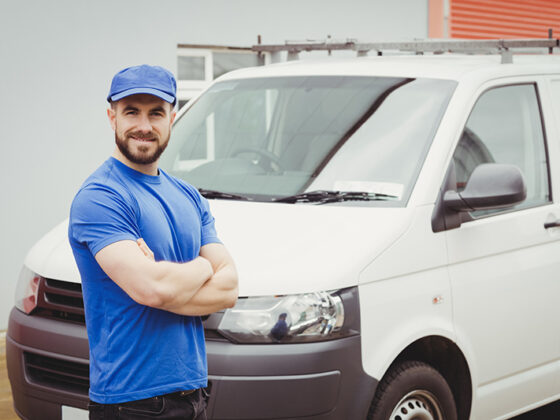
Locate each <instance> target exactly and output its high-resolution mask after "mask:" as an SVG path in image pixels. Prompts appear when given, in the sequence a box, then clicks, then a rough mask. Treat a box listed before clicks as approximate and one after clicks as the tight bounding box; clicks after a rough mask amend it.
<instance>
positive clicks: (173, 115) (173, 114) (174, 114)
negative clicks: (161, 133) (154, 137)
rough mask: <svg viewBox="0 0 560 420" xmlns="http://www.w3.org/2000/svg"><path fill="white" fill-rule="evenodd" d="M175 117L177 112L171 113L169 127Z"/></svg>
mask: <svg viewBox="0 0 560 420" xmlns="http://www.w3.org/2000/svg"><path fill="white" fill-rule="evenodd" d="M176 116H177V111H173V112H171V122H170V124H169V125H171V124H173V121H175V117H176Z"/></svg>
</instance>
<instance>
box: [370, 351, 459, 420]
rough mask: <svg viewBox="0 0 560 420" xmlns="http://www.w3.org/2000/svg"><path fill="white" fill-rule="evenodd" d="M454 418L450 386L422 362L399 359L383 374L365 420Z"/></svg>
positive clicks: (455, 414)
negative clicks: (397, 362)
mask: <svg viewBox="0 0 560 420" xmlns="http://www.w3.org/2000/svg"><path fill="white" fill-rule="evenodd" d="M412 419H415V420H457V409H456V407H455V399H454V398H453V393H452V392H451V388H449V385H448V384H447V381H446V380H445V379H444V378H443V376H441V374H440V373H439V372H438V371H437V370H435V369H434V368H433V367H431V366H430V365H428V364H426V363H423V362H416V361H409V362H403V363H401V364H398V365H396V366H395V367H393V368H391V369H390V370H389V372H388V373H387V374H386V375H385V376H384V377H383V379H382V380H381V382H380V383H379V386H378V388H377V392H376V393H375V397H374V399H373V402H372V403H371V407H370V409H369V412H368V420H412Z"/></svg>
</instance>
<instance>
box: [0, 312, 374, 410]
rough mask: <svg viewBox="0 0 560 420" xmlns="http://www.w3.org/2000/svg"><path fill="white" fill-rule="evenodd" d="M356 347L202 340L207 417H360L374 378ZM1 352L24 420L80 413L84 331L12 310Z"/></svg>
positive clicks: (341, 342) (353, 340) (340, 342)
mask: <svg viewBox="0 0 560 420" xmlns="http://www.w3.org/2000/svg"><path fill="white" fill-rule="evenodd" d="M360 349H361V345H360V336H359V335H355V336H352V337H347V338H343V339H337V340H332V341H326V342H320V343H306V344H283V345H280V344H276V345H274V344H273V345H238V344H232V343H229V342H227V341H211V340H208V341H207V354H208V367H209V385H210V400H209V405H208V418H209V419H214V420H226V419H228V420H230V419H231V420H233V419H261V420H264V419H297V418H307V419H310V418H312V419H363V418H365V417H366V413H367V410H368V408H369V404H370V402H371V400H372V398H373V393H374V391H375V387H376V385H377V381H376V380H375V379H373V378H371V377H369V376H368V375H367V374H366V373H365V372H364V371H363V369H362V362H361V350H360ZM6 351H7V364H8V374H9V378H10V382H11V385H12V394H13V399H14V406H15V409H16V411H17V413H18V414H19V415H20V416H21V417H22V418H23V419H28V420H34V419H52V420H59V419H61V407H62V406H63V405H67V406H72V407H77V408H82V409H86V407H87V403H88V397H87V391H86V389H87V383H86V386H85V387H84V380H85V381H87V366H88V345H87V335H86V330H85V327H84V326H82V325H79V324H75V323H69V322H63V321H59V320H54V319H47V318H41V317H36V316H28V315H25V314H23V313H21V312H20V311H18V310H17V309H13V310H12V312H11V314H10V321H9V327H8V335H7V339H6ZM57 370H58V371H57ZM84 372H86V373H85V376H84Z"/></svg>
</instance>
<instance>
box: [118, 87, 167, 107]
mask: <svg viewBox="0 0 560 420" xmlns="http://www.w3.org/2000/svg"><path fill="white" fill-rule="evenodd" d="M142 93H143V94H147V95H154V96H157V97H158V98H161V99H163V100H164V101H165V102H169V103H170V104H174V103H175V97H173V96H171V95H169V94H167V93H165V92H162V91H161V90H157V89H152V88H135V89H128V90H125V91H122V92H119V93H117V94H115V95H113V96H110V97H109V98H108V99H109V100H110V102H114V101H118V100H121V99H122V98H126V97H127V96H131V95H139V94H142Z"/></svg>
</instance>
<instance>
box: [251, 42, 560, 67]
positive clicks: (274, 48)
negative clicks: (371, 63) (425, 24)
mask: <svg viewBox="0 0 560 420" xmlns="http://www.w3.org/2000/svg"><path fill="white" fill-rule="evenodd" d="M559 46H560V40H559V39H556V38H544V39H483V40H422V41H407V42H366V43H363V42H358V41H356V40H353V39H349V40H347V41H344V42H333V41H330V39H329V40H327V41H304V42H297V41H296V42H293V41H292V42H290V41H286V43H285V44H276V45H274V44H273V45H264V44H257V45H253V46H252V47H251V49H252V50H253V51H257V52H270V53H277V52H281V51H287V52H288V60H297V59H298V56H299V53H300V52H302V51H307V52H309V51H328V52H329V54H330V53H331V51H335V50H352V51H356V52H357V55H358V57H360V56H365V55H367V54H368V53H369V52H370V51H376V52H377V55H383V52H384V51H400V52H413V53H415V54H424V53H426V52H429V53H433V54H443V53H446V52H450V53H465V54H496V53H499V54H501V56H502V63H512V62H513V55H512V51H511V49H512V48H520V49H523V52H526V51H527V50H530V49H537V48H548V52H549V54H552V52H553V49H554V48H557V47H559Z"/></svg>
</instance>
